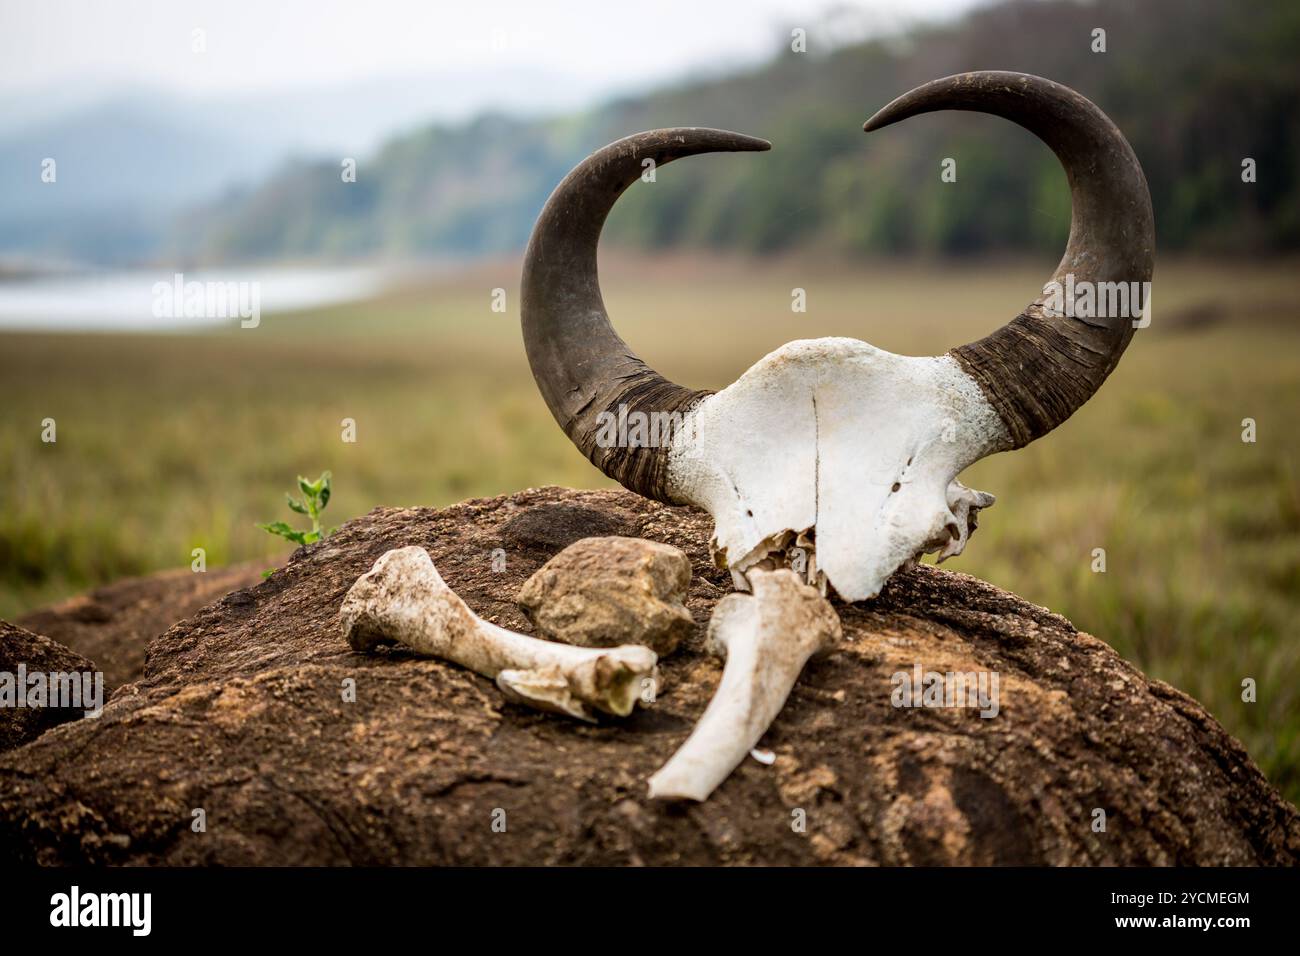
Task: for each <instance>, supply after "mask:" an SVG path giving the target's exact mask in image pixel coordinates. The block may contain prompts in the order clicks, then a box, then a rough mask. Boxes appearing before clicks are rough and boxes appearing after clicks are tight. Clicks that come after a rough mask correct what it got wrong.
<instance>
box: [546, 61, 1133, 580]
mask: <svg viewBox="0 0 1300 956" xmlns="http://www.w3.org/2000/svg"><path fill="white" fill-rule="evenodd" d="M941 109H960V110H976V111H982V112H987V113H993V114H995V115H999V116H1002V117H1005V118H1007V119H1010V120H1012V121H1014V122H1016V123H1018V124H1020V125H1021V126H1023V127H1025V128H1027V129H1029V130H1030V131H1031V132H1034V133H1036V134H1037V135H1038V136H1039V138H1041V139H1042V140H1044V141H1045V142H1046V143H1047V144H1048V145H1049V146H1050V147H1051V148H1052V149H1053V151H1054V152H1055V153H1056V155H1057V156H1058V158H1059V159H1060V160H1061V162H1062V164H1063V165H1064V167H1065V170H1066V173H1067V175H1068V178H1069V181H1070V187H1071V197H1072V203H1073V217H1072V224H1071V229H1070V239H1069V243H1068V245H1067V247H1066V250H1065V255H1064V257H1063V258H1062V260H1061V263H1060V265H1059V266H1058V267H1057V271H1056V273H1055V275H1054V276H1053V281H1054V282H1056V283H1059V284H1060V285H1065V284H1067V282H1069V283H1073V286H1074V287H1079V288H1082V287H1083V286H1082V285H1080V284H1081V283H1092V284H1093V285H1094V286H1095V285H1100V284H1102V283H1115V282H1124V283H1142V284H1145V283H1147V282H1148V281H1149V279H1150V276H1151V271H1152V255H1153V247H1154V230H1153V222H1152V214H1151V201H1150V196H1149V194H1148V191H1147V186H1146V179H1145V177H1144V176H1143V174H1142V169H1141V167H1140V166H1139V164H1138V161H1137V158H1136V157H1135V156H1134V154H1133V151H1132V149H1131V148H1130V147H1129V145H1128V143H1127V142H1126V141H1125V139H1124V137H1123V135H1122V134H1121V133H1120V132H1119V130H1118V129H1116V128H1115V126H1114V124H1113V123H1111V122H1110V120H1109V119H1108V118H1107V117H1106V116H1105V114H1103V113H1102V112H1101V111H1100V110H1099V109H1098V108H1097V107H1096V106H1095V105H1093V104H1092V103H1091V102H1089V101H1088V100H1087V99H1085V98H1084V97H1082V96H1080V95H1079V94H1078V93H1075V92H1074V91H1073V90H1070V89H1067V88H1066V87H1063V86H1060V85H1058V84H1056V83H1053V82H1051V81H1050V80H1045V79H1042V78H1040V77H1034V76H1027V75H1025V74H1018V73H995V72H981V73H966V74H961V75H958V76H953V77H948V78H947V79H942V80H936V81H934V82H932V83H927V84H925V85H924V86H921V87H918V88H917V89H915V90H912V91H911V92H910V93H907V94H905V95H903V96H901V97H899V98H898V99H896V100H895V101H894V102H892V103H890V104H889V105H888V106H886V107H885V108H884V109H883V110H881V111H880V112H879V113H877V114H876V115H875V116H874V117H873V118H872V119H871V120H869V121H868V122H867V124H866V126H865V129H866V130H868V131H872V130H876V129H880V128H881V127H884V126H888V125H889V124H891V123H894V122H897V121H899V120H901V119H905V118H907V117H909V116H913V115H916V114H918V113H924V112H929V111H933V110H941ZM768 148H769V144H768V143H766V142H764V141H763V140H759V139H754V138H752V137H748V136H742V135H740V134H738V133H730V132H725V131H722V130H712V129H693V128H686V129H669V130H655V131H652V132H648V133H640V134H638V135H635V136H630V137H628V138H626V139H622V140H619V141H618V142H616V143H613V144H612V145H610V146H607V147H605V148H604V149H601V150H599V151H597V152H596V153H594V154H593V155H592V156H590V157H588V158H587V159H586V160H585V161H583V162H582V163H581V164H580V165H579V166H578V167H577V168H576V169H574V171H573V172H572V173H570V174H569V176H568V177H566V178H565V180H564V181H563V182H562V183H560V185H559V186H558V187H557V188H556V190H555V192H554V194H552V196H551V198H550V200H549V201H548V202H547V204H546V207H545V209H543V211H542V214H541V216H540V217H539V219H538V221H537V225H536V227H535V228H534V230H533V235H532V238H531V240H530V241H529V245H528V250H527V253H526V258H525V264H524V275H523V331H524V342H525V346H526V348H527V352H528V358H529V363H530V365H531V367H532V370H533V375H534V377H535V378H536V380H537V384H538V387H539V388H540V390H541V392H542V395H543V397H544V398H545V400H546V403H547V405H548V406H549V407H550V409H551V412H552V414H553V415H554V416H555V419H556V421H558V422H559V424H560V426H561V427H562V428H563V429H564V430H565V432H566V434H568V435H569V437H570V438H571V439H572V440H573V442H574V443H575V444H576V445H577V446H578V448H579V449H580V450H581V451H582V452H583V453H584V454H586V455H587V457H588V458H589V459H590V460H591V461H592V463H593V464H595V465H596V466H597V467H599V468H600V469H601V470H602V471H604V472H605V473H606V474H607V475H609V476H611V477H613V478H615V479H616V480H618V481H619V482H620V483H622V484H623V485H624V486H626V487H627V488H629V489H631V490H633V491H636V492H638V493H640V494H643V495H646V496H647V497H650V498H655V499H657V500H661V501H666V502H669V503H673V504H693V505H696V506H698V507H701V508H703V509H705V510H707V511H708V512H709V513H710V514H711V515H712V516H713V519H714V548H715V555H716V557H717V559H718V560H719V562H720V563H722V564H723V565H725V566H727V567H730V568H731V569H732V571H733V572H734V573H735V575H736V577H737V580H738V582H743V580H744V578H743V575H744V572H746V571H747V570H749V569H751V568H755V567H764V568H766V567H775V566H783V565H791V564H794V563H795V562H794V558H795V556H796V554H797V552H796V550H795V549H797V548H801V549H803V551H804V554H805V555H806V557H807V561H806V565H805V567H804V573H805V577H806V579H807V580H808V581H809V582H811V583H816V584H818V585H820V586H821V587H823V588H825V587H826V585H827V584H829V585H830V586H831V587H833V588H834V589H835V591H836V592H837V593H838V594H839V595H840V596H841V597H842V598H844V599H845V600H849V601H856V600H861V599H865V598H869V597H873V596H874V595H876V594H877V593H879V591H880V589H881V587H883V585H884V583H885V581H886V580H887V579H888V578H889V576H890V575H891V574H892V573H893V572H894V571H896V570H897V569H898V568H899V567H902V566H903V565H905V564H906V563H908V562H909V561H911V560H913V559H914V558H916V557H917V556H918V555H920V554H921V553H924V552H928V551H935V550H937V551H939V552H940V556H941V558H942V557H946V556H949V555H952V554H956V553H958V552H960V551H961V550H962V548H963V547H964V546H965V543H966V539H967V537H968V536H969V533H970V531H971V530H972V529H973V528H974V526H975V516H976V514H977V512H978V511H979V509H981V508H985V507H988V506H989V505H990V504H992V502H993V498H992V496H990V495H986V494H983V493H982V492H977V491H972V490H970V489H968V488H966V487H965V486H963V485H962V484H961V483H960V482H958V481H957V480H956V479H957V475H958V474H960V473H961V471H962V470H963V469H965V468H966V467H967V466H969V465H971V464H973V463H974V462H976V461H978V460H979V459H980V458H983V457H985V456H987V455H990V454H992V453H994V452H998V451H1005V450H1009V449H1013V448H1019V447H1021V446H1023V445H1026V444H1028V443H1029V442H1030V441H1033V440H1034V439H1035V438H1038V437H1040V436H1042V435H1044V434H1046V433H1047V432H1048V431H1050V430H1051V429H1053V428H1055V427H1056V426H1057V425H1059V424H1060V423H1061V422H1063V421H1064V420H1065V419H1066V418H1068V417H1069V416H1070V415H1071V414H1073V413H1074V411H1076V410H1077V409H1078V408H1079V406H1081V405H1082V404H1083V403H1084V402H1086V401H1087V400H1088V399H1089V398H1090V397H1091V396H1092V394H1093V393H1094V392H1095V391H1096V390H1097V389H1098V388H1099V387H1100V386H1101V383H1102V382H1103V381H1104V380H1105V379H1106V377H1107V376H1108V375H1109V374H1110V372H1111V370H1112V369H1113V368H1114V367H1115V365H1116V363H1117V362H1118V361H1119V358H1120V356H1121V354H1122V353H1123V351H1124V349H1125V348H1126V347H1127V345H1128V342H1129V340H1130V339H1131V338H1132V335H1133V328H1134V325H1135V323H1134V322H1133V321H1132V320H1133V318H1135V317H1136V316H1134V315H1131V314H1125V315H1114V316H1098V317H1091V316H1089V317H1075V316H1073V315H1069V314H1061V313H1060V312H1059V311H1054V310H1053V308H1052V307H1051V302H1052V301H1053V300H1052V298H1051V296H1049V294H1048V292H1047V289H1048V288H1051V286H1050V285H1049V286H1048V287H1045V290H1044V294H1043V295H1041V296H1040V297H1039V298H1038V299H1036V300H1035V301H1034V302H1032V303H1031V304H1030V305H1029V306H1028V307H1027V308H1026V309H1025V310H1024V311H1023V312H1022V313H1021V314H1020V315H1019V316H1018V317H1016V318H1015V319H1014V320H1012V321H1011V322H1010V323H1009V324H1007V325H1005V326H1004V327H1002V328H1001V329H999V330H998V331H996V332H994V333H992V334H991V335H989V336H987V337H986V338H984V339H982V340H980V341H978V342H973V343H971V344H969V345H964V346H961V347H959V348H956V349H954V350H952V351H951V352H949V353H948V354H946V355H943V356H939V357H933V358H913V357H906V356H900V355H892V354H890V353H888V352H884V351H881V350H880V349H877V348H874V347H873V346H871V345H868V344H866V343H865V342H859V341H856V340H853V339H844V338H828V339H817V340H813V341H799V342H791V343H790V344H788V345H785V346H783V347H782V348H780V349H777V350H776V351H775V352H773V353H771V354H770V355H768V356H766V357H765V358H763V359H760V360H759V361H758V362H757V363H756V364H755V365H754V366H753V367H752V368H750V369H749V371H747V372H746V373H745V374H744V375H742V376H741V377H740V379H739V380H737V381H736V382H735V383H734V384H732V385H731V386H729V387H727V388H726V389H724V390H722V391H721V392H719V393H717V394H710V393H707V392H701V391H694V390H691V389H687V388H683V387H682V386H679V385H675V384H674V383H672V382H669V381H667V380H666V379H664V378H663V377H662V376H660V375H659V374H658V373H656V372H655V371H654V370H653V369H650V368H649V367H647V366H646V365H645V364H644V363H643V362H642V361H641V360H640V359H639V358H637V356H636V355H635V354H634V353H633V352H632V350H631V349H630V348H629V347H628V346H627V344H626V343H624V342H623V340H622V339H621V338H619V336H618V334H617V333H616V332H615V331H614V329H613V327H612V326H611V325H610V322H609V318H608V316H607V315H606V312H605V307H604V304H603V302H602V300H601V296H600V286H599V281H598V279H597V274H596V245H597V242H598V240H599V237H600V230H601V226H602V225H603V223H604V220H605V217H606V216H607V215H608V213H609V211H610V209H611V208H612V206H613V203H614V202H615V200H616V199H617V198H618V196H619V195H620V194H621V193H622V192H623V190H624V189H626V188H627V187H628V186H629V185H631V183H632V182H634V181H635V180H636V179H637V178H638V177H639V176H640V175H641V172H642V169H643V162H644V160H647V159H651V160H653V161H654V163H655V164H656V165H657V166H662V165H663V164H664V163H668V162H671V161H672V160H674V159H676V158H678V157H681V156H689V155H693V154H696V153H705V152H715V151H730V152H736V151H758V150H766V149H768ZM1060 285H1058V286H1057V288H1060ZM632 413H641V414H642V415H644V416H648V417H650V418H651V419H655V420H668V421H679V422H680V424H679V425H677V426H676V427H674V428H673V429H672V434H671V440H670V441H668V442H666V443H659V444H657V445H655V444H653V443H650V446H649V447H647V445H646V444H644V443H640V442H623V443H618V442H614V443H610V442H609V441H606V440H602V439H603V436H602V424H603V423H604V422H607V421H608V420H609V419H610V418H611V417H614V418H617V419H620V420H626V419H627V418H628V417H629V415H630V414H632Z"/></svg>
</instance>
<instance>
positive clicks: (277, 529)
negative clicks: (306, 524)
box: [258, 521, 307, 544]
mask: <svg viewBox="0 0 1300 956" xmlns="http://www.w3.org/2000/svg"><path fill="white" fill-rule="evenodd" d="M258 527H259V528H261V529H262V530H263V531H265V532H266V533H267V534H277V535H279V536H280V537H282V538H285V539H287V540H289V541H292V542H293V543H294V544H306V543H307V541H306V540H305V539H306V533H305V532H302V531H298V530H296V529H294V528H293V527H291V526H290V525H287V524H285V523H284V522H283V521H272V522H271V523H270V524H259V525H258Z"/></svg>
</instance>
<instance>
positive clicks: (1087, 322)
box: [863, 72, 1155, 448]
mask: <svg viewBox="0 0 1300 956" xmlns="http://www.w3.org/2000/svg"><path fill="white" fill-rule="evenodd" d="M934 110H973V111H976V112H980V113H992V114H994V115H995V116H1001V117H1003V118H1004V119H1009V120H1011V121H1012V122H1013V123H1017V124H1019V125H1020V126H1023V127H1024V128H1025V129H1027V130H1029V131H1030V132H1031V133H1033V134H1035V135H1036V136H1037V137H1038V138H1039V139H1041V140H1042V141H1043V142H1045V143H1046V144H1047V145H1048V146H1050V147H1051V148H1052V152H1054V153H1056V156H1057V158H1058V159H1059V160H1060V161H1061V165H1062V166H1064V167H1065V173H1066V177H1067V178H1068V180H1069V183H1070V198H1071V203H1072V206H1073V214H1072V217H1071V222H1070V241H1069V243H1068V244H1067V245H1066V247H1065V256H1064V257H1063V258H1062V259H1061V264H1060V265H1059V266H1057V267H1056V272H1055V273H1054V274H1053V276H1052V281H1053V282H1058V283H1060V286H1058V289H1060V288H1068V286H1067V281H1066V277H1067V275H1072V276H1073V281H1074V284H1075V286H1076V287H1079V288H1082V286H1080V285H1079V284H1080V283H1083V282H1090V283H1095V284H1100V283H1111V282H1116V283H1118V282H1122V283H1133V282H1137V283H1145V282H1149V281H1150V279H1151V270H1152V257H1153V254H1154V251H1155V225H1154V221H1153V219H1152V215H1151V195H1150V193H1149V192H1148V191H1147V181H1146V177H1145V176H1144V175H1143V174H1142V167H1141V165H1140V164H1139V163H1138V160H1137V157H1136V156H1135V155H1134V154H1133V149H1132V147H1130V146H1129V144H1128V141H1127V140H1126V139H1124V135H1123V134H1122V133H1121V132H1120V131H1119V130H1118V129H1117V128H1116V126H1115V124H1114V123H1112V122H1111V121H1110V119H1109V118H1108V117H1107V116H1106V114H1105V113H1103V112H1102V111H1101V110H1100V109H1098V108H1097V107H1096V106H1095V105H1094V104H1093V103H1092V102H1091V101H1089V100H1087V99H1085V98H1084V97H1082V96H1080V95H1079V94H1078V93H1076V92H1074V91H1073V90H1071V89H1068V88H1067V87H1064V86H1061V85H1060V84H1059V83H1053V82H1052V81H1051V80H1045V79H1043V78H1042V77H1038V76H1029V75H1027V74H1024V73H1001V72H980V73H962V74H959V75H957V76H950V77H947V78H945V79H942V80H935V81H933V82H932V83H926V84H925V85H924V86H918V87H917V88H916V89H914V90H912V91H911V92H910V93H905V94H903V95H902V96H900V97H899V98H898V99H896V100H894V101H893V102H892V103H890V104H889V105H888V106H886V107H885V108H884V109H882V110H881V111H880V112H879V113H877V114H876V115H875V116H873V117H871V119H869V120H868V121H867V123H866V125H865V126H864V127H863V128H864V129H865V130H866V131H867V132H871V131H873V130H877V129H880V128H881V127H883V126H888V125H889V124H891V123H896V122H898V121H899V120H901V119H906V118H907V117H909V116H915V115H917V114H918V113H929V112H932V111H934ZM1093 288H1094V291H1095V290H1096V288H1097V286H1096V285H1094V287H1093ZM1138 288H1139V289H1141V290H1145V288H1146V287H1145V286H1138ZM1048 299H1049V296H1048V295H1047V290H1046V288H1045V289H1044V294H1043V295H1042V296H1040V297H1039V298H1037V299H1035V300H1034V301H1033V302H1032V303H1030V305H1029V306H1028V307H1027V308H1026V309H1025V310H1024V312H1022V313H1021V314H1020V315H1019V316H1018V317H1016V318H1015V319H1013V320H1012V321H1011V322H1009V323H1008V324H1007V325H1005V326H1003V327H1002V328H1000V329H999V330H998V331H996V332H994V333H992V334H991V335H988V336H986V337H985V338H983V339H980V340H979V341H978V342H972V343H971V344H969V345H963V346H961V347H960V348H957V349H954V350H953V351H952V353H951V354H952V355H953V356H954V357H955V358H956V359H957V360H958V361H959V362H961V364H962V366H963V367H964V368H965V369H966V371H967V372H968V373H969V374H970V375H971V376H972V377H973V378H974V379H975V381H976V382H978V383H979V386H980V388H981V389H982V390H983V391H984V394H985V396H986V397H987V398H988V400H989V403H990V404H991V405H992V406H993V407H994V408H995V409H996V410H997V412H998V414H999V415H1000V416H1001V418H1002V421H1003V423H1004V424H1005V425H1006V426H1007V430H1008V431H1009V432H1010V434H1011V437H1012V439H1013V440H1014V442H1015V447H1017V448H1019V447H1020V446H1022V445H1027V444H1028V443H1029V442H1031V441H1033V440H1034V439H1035V438H1038V437H1040V436H1042V435H1044V434H1046V433H1047V432H1049V431H1051V430H1052V429H1053V428H1055V427H1056V426H1057V425H1059V424H1061V422H1063V421H1065V420H1066V419H1067V418H1069V417H1070V415H1072V414H1073V413H1074V412H1075V410H1076V409H1078V408H1079V406H1080V405H1082V404H1083V403H1084V402H1086V401H1087V400H1088V399H1089V398H1091V397H1092V394H1093V393H1094V392H1096V391H1097V389H1098V388H1100V387H1101V383H1102V382H1104V381H1105V380H1106V376H1107V375H1109V374H1110V372H1111V370H1112V369H1113V368H1114V367H1115V365H1116V363H1118V362H1119V358H1120V356H1121V355H1122V354H1123V353H1124V349H1125V348H1126V347H1127V346H1128V343H1129V339H1131V338H1132V337H1133V323H1132V319H1133V317H1134V316H1136V315H1139V314H1140V312H1141V306H1140V305H1139V306H1134V305H1132V304H1130V307H1129V309H1127V310H1123V311H1124V312H1125V314H1123V315H1118V316H1109V317H1101V316H1098V317H1088V318H1072V317H1067V315H1060V314H1055V313H1053V312H1051V311H1049V310H1048V309H1047V308H1045V305H1046V303H1047V302H1048ZM1143 299H1145V295H1143ZM1142 305H1145V302H1143V303H1142Z"/></svg>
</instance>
